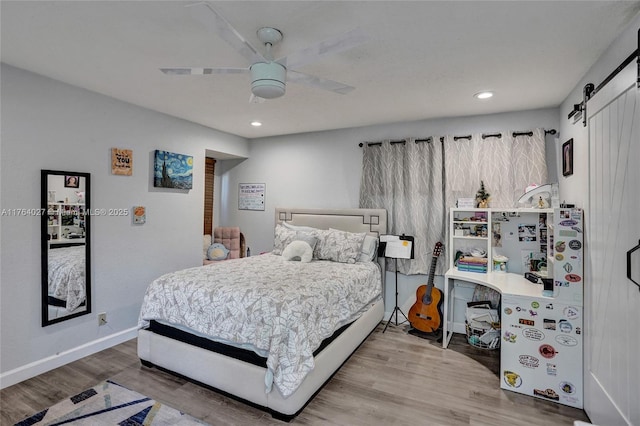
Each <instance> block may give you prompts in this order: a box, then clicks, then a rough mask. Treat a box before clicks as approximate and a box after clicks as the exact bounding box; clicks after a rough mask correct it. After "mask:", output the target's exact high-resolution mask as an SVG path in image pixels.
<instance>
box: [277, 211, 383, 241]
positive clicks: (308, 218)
mask: <svg viewBox="0 0 640 426" xmlns="http://www.w3.org/2000/svg"><path fill="white" fill-rule="evenodd" d="M282 222H288V223H291V224H292V225H301V226H312V227H314V228H319V229H329V228H334V229H340V230H342V231H348V232H368V233H371V234H376V235H378V236H380V235H384V234H386V233H387V211H386V210H384V209H297V208H282V207H278V208H276V223H282Z"/></svg>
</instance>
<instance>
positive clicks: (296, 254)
mask: <svg viewBox="0 0 640 426" xmlns="http://www.w3.org/2000/svg"><path fill="white" fill-rule="evenodd" d="M282 257H283V258H284V259H285V260H299V261H300V262H303V263H309V262H311V259H312V258H313V249H312V248H311V246H310V245H309V244H308V243H307V242H305V241H301V240H296V241H292V242H290V243H289V244H288V245H287V246H286V247H285V248H284V250H282Z"/></svg>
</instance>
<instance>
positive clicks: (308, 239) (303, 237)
mask: <svg viewBox="0 0 640 426" xmlns="http://www.w3.org/2000/svg"><path fill="white" fill-rule="evenodd" d="M294 241H304V242H305V243H307V244H309V247H311V250H312V251H313V249H315V248H316V244H318V238H316V237H314V236H313V235H311V234H308V233H306V232H302V231H298V232H296V238H295V240H294Z"/></svg>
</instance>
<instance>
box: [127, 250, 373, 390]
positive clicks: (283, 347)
mask: <svg viewBox="0 0 640 426" xmlns="http://www.w3.org/2000/svg"><path fill="white" fill-rule="evenodd" d="M381 289H382V284H381V279H380V269H379V266H378V264H377V263H375V262H363V263H360V262H358V263H355V264H345V263H337V262H331V261H320V260H314V261H312V262H310V263H301V262H296V261H286V260H284V259H283V258H282V257H281V256H277V255H273V254H263V255H260V256H254V257H248V258H243V259H233V260H227V261H224V262H219V263H215V264H211V265H207V266H203V267H196V268H190V269H185V270H182V271H178V272H174V273H170V274H166V275H163V276H161V277H160V278H158V279H156V280H155V281H153V282H152V283H151V284H150V286H149V287H148V289H147V292H146V294H145V297H144V301H143V303H142V309H141V312H140V319H139V326H140V327H141V328H145V327H147V326H148V324H149V321H150V320H152V319H155V320H161V321H164V322H168V323H171V324H174V325H178V326H183V327H188V328H190V329H192V330H195V331H196V332H198V333H202V334H205V335H207V336H209V337H211V338H213V339H214V340H219V341H229V342H234V343H235V344H238V345H243V346H244V347H247V345H248V346H249V347H251V348H253V350H255V351H256V352H257V353H259V354H264V353H266V354H267V369H268V371H267V377H266V378H265V383H266V386H267V388H266V391H267V392H269V391H270V390H271V383H273V384H275V385H276V387H277V388H278V389H279V391H280V393H281V394H282V395H283V396H284V397H287V396H289V395H291V394H292V393H293V392H294V391H295V390H296V389H297V388H298V386H300V384H301V383H302V381H303V379H304V377H305V376H306V375H307V373H309V372H310V371H311V370H313V368H314V360H313V351H314V350H315V349H317V348H318V347H319V345H320V343H321V342H322V340H324V339H325V338H327V337H329V336H331V335H332V334H333V332H334V331H335V330H337V329H338V328H340V327H341V326H342V325H344V324H347V323H349V322H352V321H354V320H355V319H357V318H358V317H359V316H360V315H361V314H362V313H363V312H364V311H366V310H367V309H368V308H369V306H370V305H371V304H372V303H373V302H375V301H377V300H379V299H380V298H381Z"/></svg>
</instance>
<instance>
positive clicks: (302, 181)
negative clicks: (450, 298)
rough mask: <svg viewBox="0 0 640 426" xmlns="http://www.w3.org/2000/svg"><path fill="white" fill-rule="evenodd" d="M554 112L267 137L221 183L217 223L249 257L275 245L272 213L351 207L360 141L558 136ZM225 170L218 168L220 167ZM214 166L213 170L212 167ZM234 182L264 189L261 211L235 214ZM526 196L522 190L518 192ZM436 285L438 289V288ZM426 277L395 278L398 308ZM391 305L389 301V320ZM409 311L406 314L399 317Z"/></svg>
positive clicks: (389, 295)
mask: <svg viewBox="0 0 640 426" xmlns="http://www.w3.org/2000/svg"><path fill="white" fill-rule="evenodd" d="M558 117H559V113H558V110H557V109H556V108H550V109H544V110H535V111H522V112H514V113H506V114H493V115H486V116H473V117H459V118H442V119H434V120H424V121H417V122H407V123H395V124H387V125H377V126H369V127H361V128H351V129H343V130H334V131H328V132H317V133H307V134H297V135H290V136H281V137H271V138H264V139H257V140H252V141H251V151H250V158H249V159H246V160H243V161H235V162H230V164H229V165H228V166H227V169H228V170H227V171H225V172H224V176H223V178H222V179H221V185H223V188H221V191H222V192H223V194H224V197H223V199H224V200H225V201H224V202H225V203H226V205H225V206H223V207H221V213H220V214H221V216H222V217H221V220H222V222H223V223H224V224H225V225H228V226H240V227H241V229H242V232H243V233H244V235H245V238H246V243H247V246H249V247H250V248H251V252H252V254H257V253H259V252H261V251H269V250H271V248H272V246H273V227H274V223H275V218H274V211H275V208H276V207H309V208H319V207H321V208H357V207H358V203H359V192H360V176H361V168H362V148H360V147H359V146H358V144H359V143H360V142H364V141H379V140H383V139H400V138H403V137H421V138H422V137H428V136H432V135H433V136H440V135H446V134H454V135H465V134H469V133H477V132H492V133H494V132H496V131H509V130H510V131H524V130H530V129H533V128H535V127H542V128H545V129H558V126H559V124H560V123H559V119H558ZM553 145H554V137H553V136H551V135H548V136H547V146H548V147H549V149H548V151H549V154H550V155H549V158H548V162H549V164H550V175H551V176H552V177H551V178H550V179H553V180H555V158H554V156H553V154H554V150H553ZM223 163H224V162H223ZM218 164H220V163H217V164H216V169H217V168H218ZM239 183H266V186H267V190H266V207H265V211H264V212H262V211H244V210H243V211H240V210H238V184H239ZM523 190H524V188H523ZM394 280H395V277H394V276H393V274H389V275H388V276H387V288H386V300H387V301H390V300H393V298H394V288H393V286H394V283H395V281H394ZM439 281H440V280H439V279H437V281H436V283H437V285H439V286H440V288H442V286H441V284H438V283H439ZM425 282H426V277H425V276H412V277H406V276H404V275H399V286H398V287H399V293H400V296H399V301H400V303H401V304H403V303H404V304H407V303H408V306H409V307H410V306H411V303H412V300H413V299H414V297H415V290H416V287H417V286H418V285H419V284H424V283H425ZM392 309H393V304H391V305H390V304H389V303H388V302H387V306H386V311H387V313H390V312H391V310H392ZM407 310H408V308H407V309H405V312H406V311H407Z"/></svg>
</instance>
